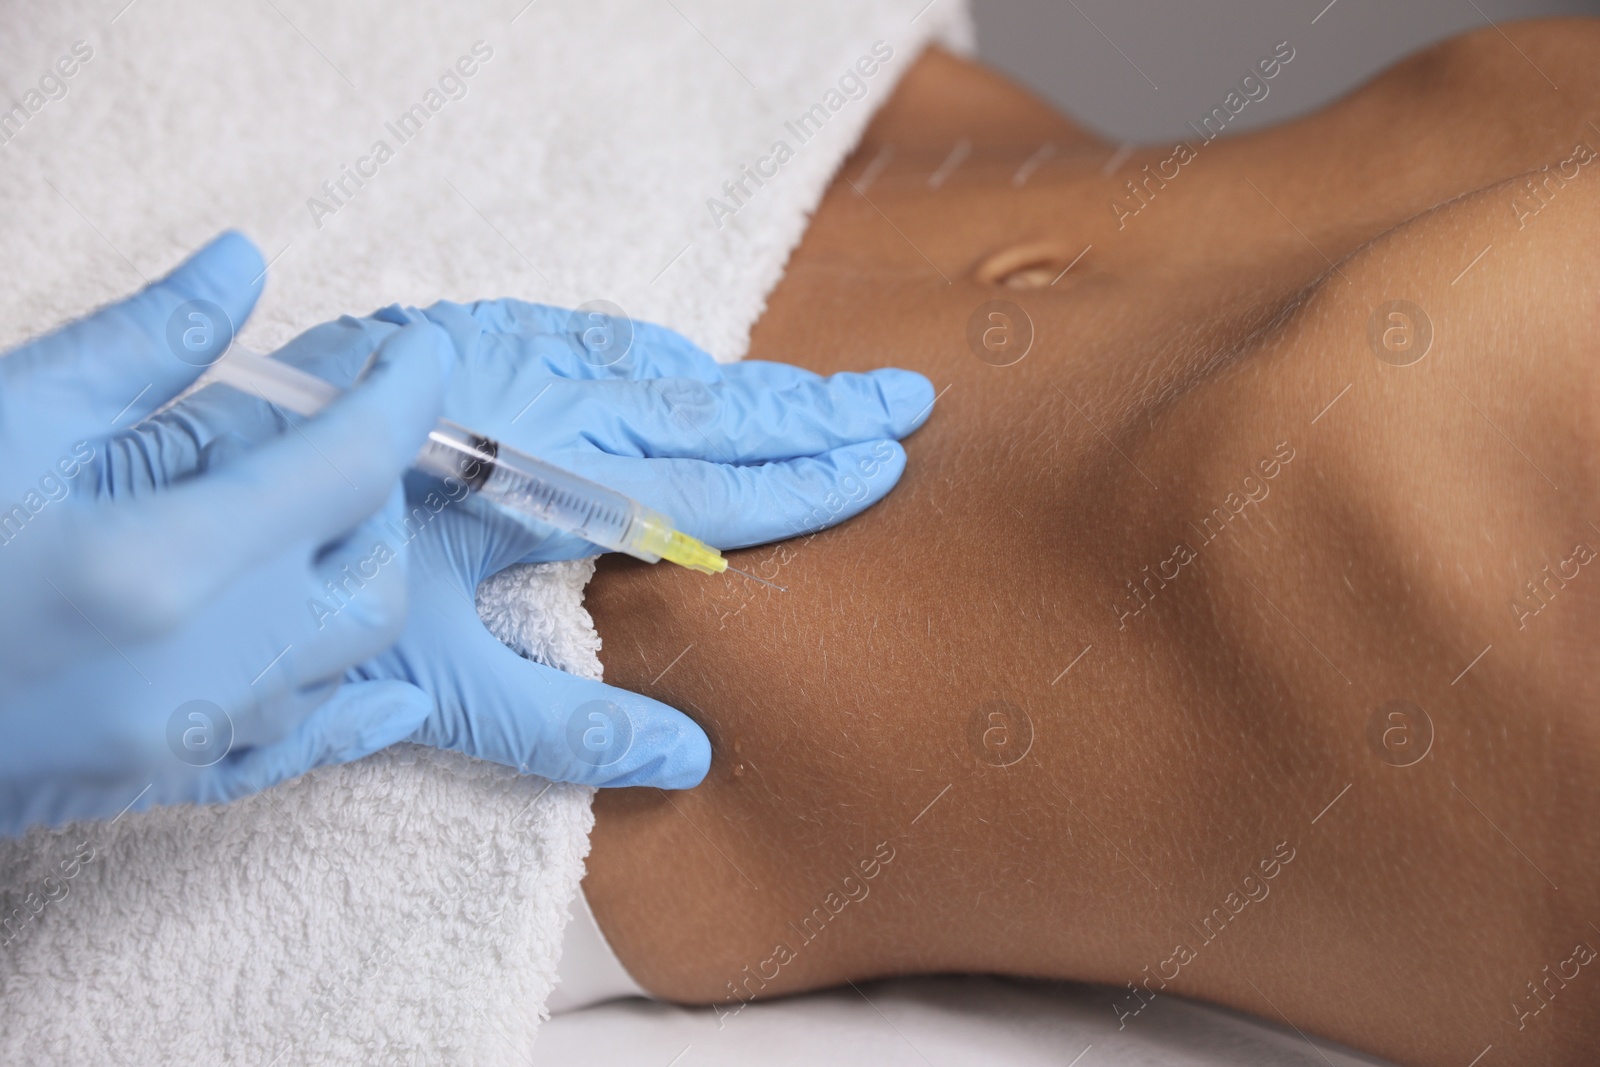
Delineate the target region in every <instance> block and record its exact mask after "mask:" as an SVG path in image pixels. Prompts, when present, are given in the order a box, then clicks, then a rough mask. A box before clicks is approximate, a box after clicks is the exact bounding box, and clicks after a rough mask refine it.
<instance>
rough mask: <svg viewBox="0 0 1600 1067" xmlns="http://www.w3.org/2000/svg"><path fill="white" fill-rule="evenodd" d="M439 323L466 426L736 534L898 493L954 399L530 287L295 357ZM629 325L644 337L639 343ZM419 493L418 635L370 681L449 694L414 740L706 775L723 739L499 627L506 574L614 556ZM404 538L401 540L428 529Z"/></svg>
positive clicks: (506, 754)
mask: <svg viewBox="0 0 1600 1067" xmlns="http://www.w3.org/2000/svg"><path fill="white" fill-rule="evenodd" d="M422 321H431V322H434V323H437V324H438V325H440V326H442V327H443V328H444V329H445V330H446V331H447V332H448V333H449V335H450V337H451V338H452V340H453V341H454V342H455V348H456V353H457V360H456V363H457V369H456V372H455V375H454V377H453V378H452V381H451V385H450V390H449V393H448V395H447V397H446V400H445V414H446V416H447V417H448V418H451V419H454V420H455V421H457V422H459V423H461V424H463V425H465V426H468V427H471V428H472V429H475V430H478V431H480V432H483V433H486V434H489V435H490V436H493V437H496V438H498V439H499V440H501V441H502V442H504V443H505V444H508V445H511V446H513V447H515V448H518V449H521V450H522V451H525V452H528V453H530V454H533V455H536V456H539V457H540V458H543V459H547V460H549V461H551V462H553V463H557V464H559V465H561V466H563V467H566V468H567V469H569V470H572V471H575V472H577V473H579V474H583V475H585V476H586V477H589V478H592V479H594V480H595V481H598V482H601V483H602V484H605V485H609V486H612V487H613V488H616V489H618V490H620V491H622V492H624V493H627V494H628V495H630V496H633V497H635V498H636V499H638V500H640V501H641V502H642V503H645V504H647V505H649V506H651V507H653V508H656V509H657V510H659V511H661V512H663V513H665V514H666V515H668V516H670V517H671V518H672V519H673V520H674V521H675V522H676V523H677V525H678V526H679V528H680V529H682V530H684V531H685V532H686V533H689V534H691V535H693V536H695V537H698V538H700V539H702V540H704V541H706V542H708V543H710V544H713V545H716V546H718V547H720V548H739V547H744V546H748V545H753V544H760V543H763V542H766V541H772V540H777V539H779V538H783V537H789V536H794V535H797V534H802V533H807V532H811V531H814V530H818V529H821V528H823V527H825V526H828V525H832V524H834V523H837V522H842V521H844V520H845V519H847V518H849V517H850V516H852V515H855V514H857V513H858V512H860V511H862V510H864V509H865V508H867V507H869V506H871V505H872V504H874V503H876V502H877V501H878V500H880V499H881V498H882V497H883V496H884V494H886V493H887V492H888V491H889V490H890V489H891V488H892V487H893V486H894V483H895V482H896V481H897V480H898V478H899V477H900V474H901V472H902V471H903V470H904V468H905V453H904V451H903V450H902V449H901V447H900V445H899V444H898V443H896V439H897V438H899V437H902V436H904V435H906V434H908V433H910V432H911V431H912V430H913V429H915V428H916V427H917V426H918V425H920V424H921V423H922V422H923V421H924V420H925V419H926V417H927V415H928V413H929V412H930V411H931V409H932V406H933V397H934V394H933V387H932V386H931V385H930V384H929V383H928V380H927V379H926V378H924V377H922V376H921V375H919V374H913V373H911V372H908V371H901V370H893V369H887V370H881V371H876V372H873V373H871V374H837V375H834V376H832V377H831V378H822V377H820V376H818V375H816V374H813V373H811V372H809V371H805V370H801V369H799V368H797V367H792V366H788V365H785V364H776V363H754V362H752V363H738V364H732V365H729V366H721V365H719V364H718V363H716V361H715V360H713V359H712V358H711V357H710V356H709V355H707V354H706V353H705V352H703V351H701V350H700V349H699V348H697V347H696V346H695V345H693V344H692V343H690V342H689V341H688V340H686V339H685V338H683V337H682V336H681V335H679V334H676V333H674V332H672V331H670V330H666V329H662V328H660V327H655V326H650V325H647V324H643V323H627V322H613V323H600V324H598V325H596V324H594V323H591V322H588V321H587V320H581V319H579V320H576V321H575V319H574V316H573V315H572V313H570V312H568V311H565V310H562V309H557V308H550V307H544V306H540V305H534V304H527V303H523V302H521V301H515V300H500V301H487V302H481V303H478V304H473V305H471V306H461V305H457V304H449V303H441V304H437V305H435V306H434V307H432V308H429V309H428V310H427V311H425V312H418V311H415V310H405V309H400V308H389V309H386V310H385V311H382V312H379V313H378V314H377V315H376V316H373V317H372V318H369V319H365V320H356V319H344V320H341V321H339V322H337V323H330V324H328V325H325V326H322V327H318V328H317V329H315V330H313V331H311V332H310V333H309V334H307V335H305V336H304V337H302V338H300V339H298V340H297V341H295V342H292V343H291V344H290V345H288V346H287V347H285V348H284V349H283V350H282V351H281V352H280V353H278V357H279V358H281V359H285V360H288V361H290V362H295V363H298V364H300V365H302V366H304V367H305V368H306V369H308V370H311V371H313V372H314V373H317V374H319V375H321V376H323V377H325V378H327V379H329V380H330V381H334V382H336V383H337V384H340V385H345V384H347V383H348V382H350V381H351V380H353V378H354V376H355V374H356V373H357V372H358V370H359V367H360V364H361V362H362V358H363V357H362V356H361V352H362V349H363V345H361V344H357V343H354V342H353V341H352V340H351V338H352V337H353V336H354V335H357V334H365V335H366V337H367V338H368V340H367V342H366V347H370V346H371V345H374V344H377V343H379V342H380V341H381V340H382V339H383V338H385V337H387V336H388V335H389V334H390V333H391V332H392V331H395V330H398V329H400V328H401V325H402V324H406V323H418V322H422ZM607 330H620V331H623V332H629V331H631V333H632V342H631V346H629V347H628V350H627V353H626V355H625V357H623V358H621V359H617V358H616V357H617V355H618V351H619V347H620V346H619V345H618V341H617V338H616V336H614V335H610V336H608V334H607V332H606V331H607ZM322 353H338V354H339V355H337V356H333V357H330V356H324V355H321V354H322ZM408 490H409V492H408V496H409V500H408V506H409V507H410V509H411V515H412V516H413V518H412V529H413V530H415V531H416V532H415V535H414V537H413V538H412V540H411V542H410V547H411V561H412V565H411V570H410V578H411V592H410V598H411V603H412V605H413V607H412V611H411V613H410V615H409V617H408V620H407V623H406V629H405V632H404V634H403V635H402V636H401V638H400V640H399V642H398V643H397V644H396V645H395V646H394V647H393V648H391V649H389V650H388V651H386V652H384V653H382V654H381V655H379V656H378V657H377V658H376V659H374V660H372V661H370V662H368V663H366V664H363V665H362V666H361V667H359V668H357V669H356V670H355V671H354V672H353V677H358V678H361V679H365V680H371V679H393V680H401V681H405V682H409V683H412V684H414V685H417V686H419V687H421V688H422V689H423V690H425V691H427V692H428V693H429V694H430V695H431V696H432V697H433V699H434V701H435V710H434V713H433V714H432V715H430V716H429V717H428V719H427V721H426V723H425V724H424V725H423V727H422V729H420V730H419V731H418V732H417V733H416V734H415V735H414V737H413V740H416V741H419V742H423V743H426V744H430V745H435V746H438V747H442V748H452V749H456V750H459V751H462V752H466V753H469V754H471V755H474V756H477V757H479V758H482V759H488V760H493V761H495V762H498V763H503V764H506V765H508V766H512V767H515V768H517V769H519V770H522V771H524V772H532V773H537V774H541V775H544V776H546V777H549V778H552V779H557V780H562V781H576V782H585V783H588V784H592V785H602V786H624V785H656V786H660V787H662V788H686V787H689V786H692V785H695V784H696V783H698V782H699V781H700V780H701V779H702V778H703V777H704V776H705V774H706V771H707V769H708V768H709V766H710V746H709V744H708V742H707V741H706V738H705V735H704V733H703V732H702V731H701V730H700V729H699V727H698V726H696V725H695V724H694V723H693V722H692V721H691V720H689V719H688V718H686V717H685V716H683V715H682V714H681V713H679V712H677V711H676V710H674V709H672V708H670V707H668V706H666V705H665V704H662V703H660V702H659V701H655V700H651V699H650V698H648V697H644V696H641V695H638V694H634V693H629V692H626V691H623V690H619V689H616V688H614V687H611V686H607V685H604V684H602V683H599V682H593V681H588V680H584V679H581V678H577V677H574V676H572V675H569V674H565V673H563V672H561V671H558V670H554V669H552V668H549V667H546V666H543V665H541V664H537V663H533V662H530V661H528V660H525V659H523V658H521V657H520V656H518V655H516V654H515V653H513V652H512V651H511V650H510V649H508V648H506V647H505V646H504V645H503V644H501V643H500V642H499V641H498V640H497V639H495V638H494V637H493V636H492V635H491V634H489V632H488V631H487V630H485V629H484V627H483V625H482V623H481V622H480V621H479V619H478V616H477V612H476V609H475V607H474V603H473V594H474V591H475V590H476V588H477V586H478V583H479V582H481V581H482V580H483V579H484V578H486V577H488V576H490V575H492V574H494V573H496V572H497V571H499V570H501V569H503V568H504V567H506V566H508V565H510V564H512V563H514V562H518V561H533V562H537V561H547V560H556V559H572V558H579V557H583V556H590V555H594V554H596V553H598V552H599V551H601V550H600V549H598V548H597V547H595V546H594V545H591V544H589V543H588V542H585V541H582V540H580V539H577V538H574V537H572V536H570V535H567V534H564V533H561V532H559V531H555V530H553V529H546V530H544V531H539V530H530V529H529V528H528V527H527V526H526V525H524V524H523V523H519V522H514V521H510V520H507V519H504V518H497V517H496V516H495V515H494V514H493V513H492V512H490V513H488V514H484V513H482V512H479V511H477V510H476V509H474V508H472V507H463V506H462V505H461V504H459V503H454V502H452V497H453V496H455V494H452V493H451V491H450V489H449V487H448V486H447V485H446V484H445V483H440V482H438V481H436V480H434V479H431V478H426V477H424V476H421V475H413V476H412V477H411V478H410V479H408ZM468 499H469V500H470V499H474V498H468ZM391 534H392V536H390V537H389V538H388V540H389V542H390V544H389V547H390V548H391V549H395V548H398V546H399V544H400V543H401V542H402V541H403V540H404V539H405V537H407V536H410V533H409V531H400V532H396V531H391ZM705 580H706V581H726V580H728V579H724V578H712V577H707V578H706V579H705ZM335 603H336V601H335V600H334V599H333V598H328V601H327V606H328V607H331V606H333V605H334V604H335Z"/></svg>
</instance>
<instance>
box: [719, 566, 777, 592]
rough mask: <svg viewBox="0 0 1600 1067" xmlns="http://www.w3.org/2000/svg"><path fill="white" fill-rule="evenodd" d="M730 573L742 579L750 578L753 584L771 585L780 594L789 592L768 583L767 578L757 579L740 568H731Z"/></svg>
mask: <svg viewBox="0 0 1600 1067" xmlns="http://www.w3.org/2000/svg"><path fill="white" fill-rule="evenodd" d="M728 572H729V573H730V574H737V575H738V576H739V577H741V578H748V579H750V580H751V581H752V582H760V583H761V584H762V585H770V586H772V588H774V589H776V590H777V591H778V592H780V593H787V592H788V591H789V590H787V589H785V588H784V587H783V586H781V585H776V584H774V583H772V582H769V581H767V580H766V579H765V578H757V577H756V576H755V575H753V574H746V573H745V572H744V571H742V570H740V569H739V568H738V567H729V568H728Z"/></svg>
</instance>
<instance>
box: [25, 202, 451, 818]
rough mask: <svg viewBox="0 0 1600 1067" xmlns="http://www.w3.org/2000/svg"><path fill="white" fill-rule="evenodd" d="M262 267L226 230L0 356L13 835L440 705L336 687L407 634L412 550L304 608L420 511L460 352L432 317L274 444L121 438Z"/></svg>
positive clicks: (221, 334)
mask: <svg viewBox="0 0 1600 1067" xmlns="http://www.w3.org/2000/svg"><path fill="white" fill-rule="evenodd" d="M263 273H264V266H263V264H262V261H261V257H260V255H259V254H258V253H257V251H256V250H255V248H254V247H253V246H252V245H251V244H250V243H249V242H248V241H247V240H245V239H244V238H243V237H240V236H239V235H237V234H226V235H224V236H222V237H220V238H218V239H217V240H216V241H214V242H212V243H211V244H210V245H208V246H207V247H206V248H204V249H203V250H201V251H200V252H199V253H197V254H196V255H195V256H194V257H193V258H192V259H190V260H189V261H188V262H186V263H185V264H184V265H182V266H181V267H179V268H178V270H176V271H175V272H174V273H173V274H172V275H170V276H169V277H167V278H166V279H164V280H163V281H161V282H158V283H156V284H155V285H153V286H150V287H149V288H147V289H145V290H144V291H142V292H141V293H139V294H137V295H135V296H134V297H132V298H130V299H129V300H126V301H124V302H122V303H120V304H117V305H113V306H111V307H108V308H106V309H104V310H102V311H101V312H99V313H98V314H95V315H93V316H91V317H89V318H87V319H85V320H83V321H80V322H77V323H74V324H72V325H70V326H67V327H65V328H63V329H61V330H59V331H57V332H55V333H52V334H50V335H48V336H46V337H43V338H41V339H39V340H37V341H34V342H32V343H30V344H27V345H24V346H22V347H21V348H19V349H16V350H15V351H13V352H10V353H8V354H6V355H5V357H4V358H0V588H3V589H4V590H5V591H6V599H7V610H6V611H5V612H3V613H0V833H7V834H14V833H17V832H20V831H21V830H23V829H25V828H26V827H27V826H29V825H32V824H35V823H58V822H61V821H64V820H66V819H69V818H77V817H96V816H116V815H117V814H118V813H119V812H121V811H123V810H125V809H127V808H128V807H129V806H133V807H137V808H143V807H148V806H149V805H151V804H154V803H166V802H177V801H201V802H203V801H210V800H219V799H229V798H232V797H237V796H240V795H242V794H246V793H250V792H253V791H256V790H259V789H262V788H265V787H267V786H269V785H271V784H273V783H275V782H278V781H281V780H283V779H285V778H288V777H292V776H294V775H297V774H300V773H303V772H304V771H306V770H308V769H310V768H311V767H314V766H317V765H320V764H323V763H329V762H337V761H343V760H348V759H353V758H356V757H359V756H362V755H365V754H366V753H368V752H371V751H373V750H375V749H378V748H381V747H383V746H385V745H388V744H390V743H392V742H394V741H396V740H399V739H401V738H403V737H406V736H407V735H409V734H411V733H413V732H415V730H416V729H417V728H418V726H419V725H420V724H421V723H422V721H423V720H424V719H425V717H426V716H427V715H428V714H429V713H430V712H431V710H432V708H433V704H432V701H430V700H429V699H428V698H427V696H426V695H425V694H423V693H421V692H420V691H418V690H417V689H415V688H414V687H412V686H409V685H406V684H403V683H401V682H396V681H370V682H365V683H361V684H348V683H344V684H341V683H343V682H344V679H345V676H346V673H347V672H348V671H349V669H350V668H351V667H352V666H353V665H355V664H357V663H360V662H361V661H363V660H366V659H369V658H370V657H372V656H373V655H375V654H377V653H378V652H380V651H382V650H383V649H384V648H385V647H387V646H388V645H389V644H390V643H392V642H393V641H394V639H395V638H396V636H397V635H398V634H399V633H400V632H401V628H402V625H403V620H404V615H405V603H406V585H407V581H406V570H407V565H406V560H405V558H404V553H402V554H401V555H400V556H399V557H398V558H396V559H394V560H392V561H390V562H388V563H387V564H386V566H385V567H384V568H383V569H382V570H381V571H380V572H379V573H378V574H377V575H376V576H375V577H374V578H373V580H372V581H370V582H369V583H368V584H367V585H366V587H365V588H364V589H363V590H362V591H361V593H360V596H359V597H358V598H357V599H356V601H355V602H353V604H352V606H351V607H350V608H349V609H347V610H345V611H343V612H341V613H340V614H339V615H338V617H337V618H335V619H332V620H328V621H326V624H325V625H322V626H318V625H317V621H316V620H315V619H314V618H312V616H311V615H310V614H309V613H308V612H307V610H306V602H307V600H308V598H311V597H314V596H316V595H318V594H319V593H321V592H322V591H323V590H324V588H325V582H327V581H329V580H331V579H333V578H335V577H337V576H338V575H339V574H340V572H341V568H342V567H343V566H345V565H346V564H347V563H350V562H354V561H358V560H359V559H361V558H363V556H364V555H365V552H366V546H367V545H368V544H369V543H370V542H371V540H372V539H373V537H374V536H375V531H377V530H378V529H380V528H381V526H382V520H383V519H385V518H387V519H390V520H395V519H398V518H399V517H400V515H401V514H402V503H403V492H402V489H401V486H400V474H401V472H402V471H403V470H404V469H405V468H406V466H407V465H408V464H409V462H410V460H411V458H412V457H413V456H414V455H415V453H416V450H417V448H418V447H419V445H420V443H421V441H422V440H423V439H424V437H425V435H426V433H427V430H428V428H429V427H430V426H431V425H432V424H433V423H434V421H435V420H436V419H437V417H438V415H439V398H440V395H441V393H442V391H443V388H444V383H445V381H446V378H447V375H448V370H449V368H450V365H451V362H452V358H453V351H454V346H452V345H450V344H449V343H448V342H447V340H446V338H445V336H444V335H443V334H442V333H441V332H440V331H439V330H438V329H437V328H436V327H434V326H431V325H426V324H423V325H418V326H413V327H410V328H408V329H406V330H404V331H398V330H397V331H394V332H393V333H392V334H391V335H389V336H388V337H386V338H385V339H384V343H383V345H382V348H381V350H380V352H379V354H378V357H377V359H376V361H375V364H374V367H373V370H372V372H371V373H369V374H368V375H367V377H366V379H365V380H364V381H363V383H362V385H361V386H360V387H359V388H358V389H356V390H353V391H352V392H351V394H350V395H349V396H346V397H343V398H341V399H340V400H339V401H338V402H337V403H336V404H334V405H332V406H330V407H329V408H328V409H327V410H326V411H325V412H323V413H322V415H320V416H319V417H318V418H316V419H313V420H310V421H308V422H306V423H305V424H303V425H301V426H299V427H298V428H297V430H296V431H295V432H293V433H288V434H282V435H277V436H274V437H272V438H271V439H269V440H264V441H262V442H261V443H259V444H258V445H256V446H255V447H247V446H246V444H245V440H246V438H244V437H213V438H212V439H211V440H209V441H207V442H204V443H202V442H200V441H198V440H195V439H192V438H190V439H185V436H184V435H183V434H182V433H172V434H168V435H166V436H165V437H161V436H158V435H151V434H145V433H128V432H124V433H120V434H119V433H117V432H115V430H114V427H115V426H117V425H128V424H130V423H133V422H135V421H137V420H139V419H141V418H143V417H144V416H146V415H148V414H149V413H150V412H151V411H153V410H154V409H156V408H158V407H160V406H161V405H162V404H164V403H165V402H166V401H168V400H169V399H170V398H171V397H172V396H174V395H175V394H176V393H178V392H180V391H182V390H183V389H184V388H185V387H186V386H188V385H189V384H190V382H192V381H193V379H194V378H195V377H196V376H197V375H198V374H199V373H200V372H201V370H202V367H203V365H204V363H205V362H206V359H207V356H214V355H215V354H216V351H217V350H218V349H219V348H220V347H221V345H223V344H225V343H226V341H227V339H228V338H229V337H231V328H230V327H229V325H228V324H229V323H233V324H238V323H242V322H243V321H244V319H245V317H246V316H247V315H248V314H249V312H250V310H251V308H252V307H253V305H254V303H255V300H256V298H257V296H258V295H259V292H260V285H259V282H260V278H261V276H262V274H263ZM194 301H203V302H206V303H204V304H201V305H194V304H192V303H191V302H194ZM191 312H193V313H194V314H197V315H198V316H199V317H198V318H194V317H191ZM329 340H330V341H332V340H333V339H332V338H330V339H329ZM370 351H371V347H370V346H367V349H366V351H365V352H363V354H362V357H363V358H365V355H366V354H367V352H370Z"/></svg>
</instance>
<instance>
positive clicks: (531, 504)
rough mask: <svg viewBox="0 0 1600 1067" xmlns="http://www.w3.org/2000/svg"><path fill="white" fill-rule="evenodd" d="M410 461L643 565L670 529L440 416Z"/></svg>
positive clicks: (619, 499)
mask: <svg viewBox="0 0 1600 1067" xmlns="http://www.w3.org/2000/svg"><path fill="white" fill-rule="evenodd" d="M415 465H416V467H417V468H418V469H419V470H422V471H425V472H427V473H429V474H432V475H434V476H435V477H438V478H443V479H454V480H455V481H457V482H461V483H465V485H466V487H467V489H468V490H469V491H470V496H471V497H480V498H482V499H484V500H486V501H488V502H490V503H493V504H496V505H498V506H499V507H500V508H501V509H503V510H505V511H510V512H512V513H514V514H516V515H518V516H522V517H526V518H529V519H533V520H535V521H537V522H541V523H544V524H546V525H548V526H553V527H555V528H556V529H559V530H563V531H565V532H567V533H571V534H574V535H576V536H578V537H581V538H583V539H584V540H585V541H589V542H592V543H593V544H596V545H599V546H600V547H602V548H609V549H611V550H613V551H616V552H626V553H627V554H628V555H630V556H634V557H636V558H638V559H642V560H644V561H645V562H647V563H655V562H656V561H658V560H660V559H661V556H662V552H661V549H662V548H664V547H666V542H667V539H668V538H670V536H671V534H672V530H673V527H672V522H671V520H670V519H668V518H667V517H666V516H664V515H662V514H661V513H660V512H657V511H654V510H652V509H650V508H647V507H645V506H643V505H642V504H640V503H638V502H637V501H635V500H633V499H631V498H629V497H627V496H625V495H623V494H622V493H619V492H617V491H616V490H614V489H609V488H607V487H606V486H603V485H601V484H600V483H598V482H592V481H590V480H589V479H587V478H584V477H582V476H580V475H577V474H573V473H572V472H571V471H567V470H563V469H562V468H560V467H557V466H554V465H553V464H549V463H546V462H544V461H543V460H541V459H537V458H535V457H534V456H530V455H528V454H527V453H525V452H519V451H518V450H516V449H514V448H509V447H507V446H505V445H503V444H500V443H499V442H497V441H495V440H493V439H491V438H488V437H484V436H482V435H480V434H476V433H474V432H473V431H471V430H469V429H467V428H466V427H464V426H460V425H458V424H456V423H453V422H450V421H449V420H447V419H440V420H439V424H438V425H437V426H436V427H434V429H433V430H432V431H431V432H430V433H429V434H428V440H427V442H426V443H424V445H423V446H422V451H421V452H419V453H418V454H417V460H416V464H415Z"/></svg>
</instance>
